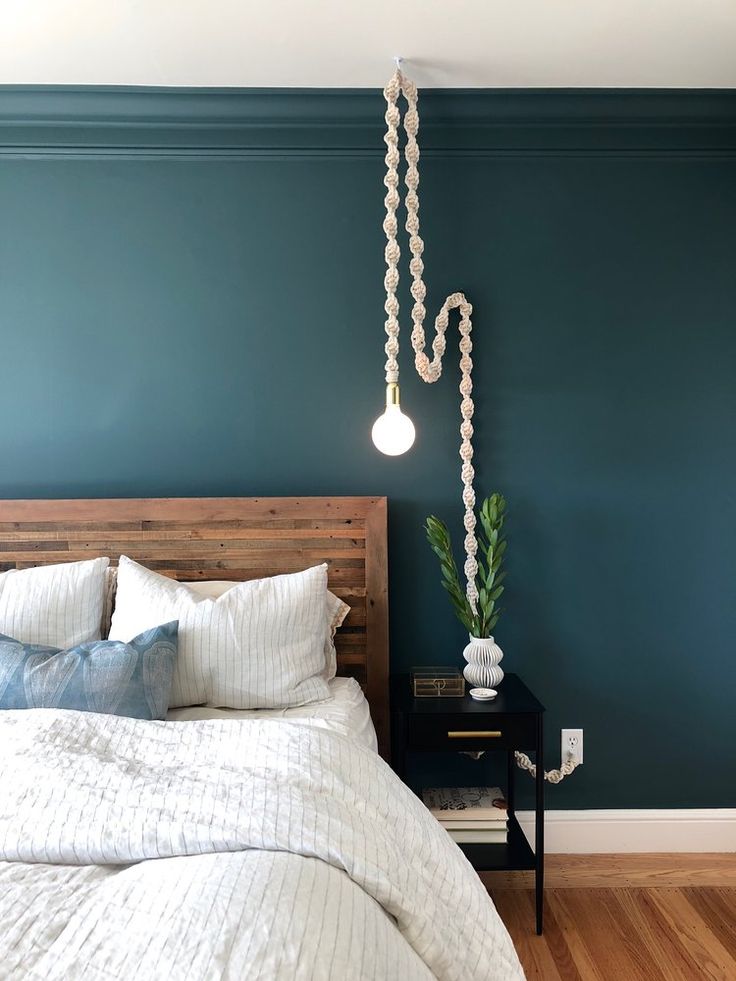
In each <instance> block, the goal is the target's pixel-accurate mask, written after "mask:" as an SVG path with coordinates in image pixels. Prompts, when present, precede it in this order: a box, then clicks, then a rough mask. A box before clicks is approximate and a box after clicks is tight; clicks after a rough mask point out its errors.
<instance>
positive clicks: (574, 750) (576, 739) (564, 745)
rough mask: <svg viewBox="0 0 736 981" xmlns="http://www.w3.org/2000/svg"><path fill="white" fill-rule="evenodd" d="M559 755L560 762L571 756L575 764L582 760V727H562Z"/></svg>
mask: <svg viewBox="0 0 736 981" xmlns="http://www.w3.org/2000/svg"><path fill="white" fill-rule="evenodd" d="M560 756H561V759H562V762H563V763H564V762H565V760H569V759H570V758H571V757H572V759H573V760H575V762H576V763H577V764H580V763H582V762H583V730H582V729H563V730H562V740H561V743H560Z"/></svg>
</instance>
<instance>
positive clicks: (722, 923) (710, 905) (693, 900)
mask: <svg viewBox="0 0 736 981" xmlns="http://www.w3.org/2000/svg"><path fill="white" fill-rule="evenodd" d="M554 858H555V859H556V860H557V861H558V862H559V863H560V865H562V864H563V861H567V860H568V859H569V858H572V856H555V857H554ZM577 858H580V859H582V862H581V868H580V871H581V872H582V873H583V874H582V879H583V882H584V884H583V885H580V886H576V885H575V882H574V878H575V876H574V874H570V875H568V877H567V878H566V879H565V880H564V885H559V884H557V885H553V886H552V888H549V889H546V890H545V931H544V936H542V937H537V936H536V935H535V934H534V932H533V923H534V894H533V892H532V891H531V890H530V889H528V888H505V887H504V884H503V883H501V885H500V886H499V885H492V884H490V883H489V892H490V894H491V896H492V897H493V901H494V903H495V904H496V908H497V909H498V912H499V913H500V915H501V918H502V919H503V921H504V922H505V923H506V926H507V927H508V930H509V932H510V934H511V936H512V938H513V940H514V943H515V944H516V949H517V950H518V952H519V957H520V959H521V962H522V964H523V965H524V970H525V971H526V974H527V978H528V981H700V979H708V981H710V979H716V981H736V887H734V886H732V885H713V884H710V885H708V884H706V885H684V884H680V883H678V884H676V885H669V884H667V875H666V870H665V869H664V868H663V867H662V866H661V863H657V862H655V863H654V864H655V866H658V868H657V873H656V875H653V876H651V877H650V878H649V879H648V881H647V880H646V878H645V879H640V880H639V881H640V883H641V882H645V884H638V885H637V884H634V885H632V884H631V881H632V880H635V878H636V877H635V875H634V874H633V872H632V869H631V868H629V870H628V872H627V873H626V874H625V875H622V874H620V873H619V875H618V877H616V876H613V885H607V886H605V887H602V886H601V885H600V884H599V883H600V879H601V878H602V872H601V869H600V868H599V870H598V874H597V877H596V879H595V881H596V883H597V884H594V885H589V884H588V883H587V882H586V881H585V880H586V874H587V878H588V879H592V878H593V876H592V874H591V873H590V871H589V870H588V871H587V873H586V872H584V871H583V869H584V867H585V865H586V861H585V858H587V859H588V862H587V864H590V859H595V858H597V856H589V857H577ZM610 858H612V856H611V857H609V859H610ZM619 858H620V859H626V858H628V856H619ZM678 858H680V859H681V856H678ZM630 864H631V863H630ZM640 864H641V863H640ZM699 864H700V866H701V867H702V865H703V863H702V861H701V862H700V863H699ZM705 864H706V871H707V865H708V863H707V862H706V863H705ZM727 866H728V867H727V868H725V869H724V871H725V872H726V880H725V881H728V880H729V878H730V876H731V874H732V873H733V868H734V856H728V857H727ZM701 871H702V869H701ZM671 872H672V876H673V877H674V878H675V879H677V878H678V877H680V876H681V874H682V873H681V872H680V871H679V870H678V869H676V868H671ZM710 872H711V873H713V867H711V869H710ZM646 874H647V870H646V868H645V869H644V875H645V876H646ZM710 877H711V879H713V878H714V876H713V874H711V876H710ZM551 878H552V879H553V880H554V878H555V876H554V874H553V875H552V876H551ZM701 878H702V876H701ZM557 879H558V880H559V874H558V875H557ZM652 879H653V880H654V881H652ZM658 879H661V880H662V881H663V882H664V883H665V884H660V882H659V881H658ZM695 881H697V878H696V879H695ZM721 881H723V880H721ZM622 882H623V883H624V884H623V885H622V884H620V883H622Z"/></svg>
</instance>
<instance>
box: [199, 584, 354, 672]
mask: <svg viewBox="0 0 736 981" xmlns="http://www.w3.org/2000/svg"><path fill="white" fill-rule="evenodd" d="M185 585H187V586H188V587H189V588H190V589H192V590H194V592H195V593H197V594H198V595H199V596H208V597H210V599H218V597H220V596H222V595H223V594H224V593H226V592H227V591H228V590H230V589H233V587H235V586H237V585H238V583H237V582H231V581H230V580H227V579H207V580H204V581H202V582H188V583H185ZM348 613H350V607H349V606H348V604H347V603H344V602H343V601H342V600H341V599H340V597H339V596H335V594H334V593H331V592H330V591H329V589H328V590H327V591H326V599H325V618H326V624H327V629H326V631H325V647H324V654H325V669H324V677H325V678H326V679H327V681H331V680H332V679H333V678H334V677H335V676H336V674H337V651H336V650H335V634H336V633H337V630H338V628H339V627H341V626H342V623H343V620H344V619H345V617H346V616H347V615H348Z"/></svg>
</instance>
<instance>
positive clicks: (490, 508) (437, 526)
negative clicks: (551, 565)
mask: <svg viewBox="0 0 736 981" xmlns="http://www.w3.org/2000/svg"><path fill="white" fill-rule="evenodd" d="M479 516H480V521H479V525H478V527H477V528H476V534H477V536H478V555H477V556H476V557H477V559H478V572H477V575H476V577H475V585H476V588H477V590H478V602H477V604H476V610H475V612H473V608H472V606H471V605H470V601H469V600H468V597H467V594H466V591H465V587H464V586H463V585H462V583H461V581H460V573H459V572H458V568H457V565H456V563H455V557H454V555H453V552H452V540H451V538H450V532H449V531H448V530H447V525H446V524H445V523H444V521H440V519H439V518H437V517H435V516H434V515H432V514H431V515H430V516H429V517H428V518H427V521H426V523H425V526H424V528H425V531H426V532H427V541H428V542H429V544H430V546H431V547H432V550H433V551H434V552H435V554H436V555H437V558H438V559H439V560H440V569H441V571H442V585H443V586H444V588H445V589H446V590H447V592H448V594H449V597H450V602H451V603H452V605H453V608H454V610H455V614H456V616H457V618H458V620H459V621H460V623H462V624H463V626H464V627H465V628H466V629H467V631H468V633H470V634H471V635H472V636H473V637H490V636H491V632H492V631H493V628H494V627H495V626H496V623H497V622H498V618H499V616H500V615H501V609H500V608H499V607H498V606H497V603H498V600H499V599H500V598H501V595H502V594H503V591H504V587H503V585H502V584H503V580H504V579H505V578H506V573H505V571H503V570H502V568H501V565H502V563H503V556H504V552H505V551H506V540H505V539H504V538H503V537H502V531H503V522H504V518H505V517H506V501H505V500H504V497H503V495H502V494H491V496H490V497H487V498H486V499H485V501H483V503H482V504H481V507H480V512H479Z"/></svg>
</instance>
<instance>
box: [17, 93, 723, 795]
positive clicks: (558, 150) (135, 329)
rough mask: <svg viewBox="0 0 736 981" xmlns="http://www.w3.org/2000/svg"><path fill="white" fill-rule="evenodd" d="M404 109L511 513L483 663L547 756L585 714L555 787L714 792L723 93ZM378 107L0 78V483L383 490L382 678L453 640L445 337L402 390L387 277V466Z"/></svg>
mask: <svg viewBox="0 0 736 981" xmlns="http://www.w3.org/2000/svg"><path fill="white" fill-rule="evenodd" d="M238 100H240V101H238ZM425 105H426V107H427V109H426V120H427V125H426V128H425V131H424V132H425V145H426V146H427V147H428V148H429V149H428V152H427V153H426V154H425V155H424V157H423V161H422V221H423V228H422V230H423V235H424V237H425V241H426V243H427V249H426V253H425V260H426V273H427V281H428V285H429V297H428V308H429V310H430V311H431V313H432V315H433V313H434V311H435V310H436V309H437V307H438V306H439V304H440V303H441V301H442V300H443V299H444V297H445V295H446V294H447V293H448V292H449V291H452V290H456V289H462V290H464V291H465V292H466V293H467V295H468V297H469V298H470V299H471V300H472V302H473V304H474V306H475V318H474V319H475V326H474V336H473V340H474V352H473V357H474V361H475V386H476V387H475V398H476V413H477V414H476V439H475V447H476V462H477V488H478V492H479V493H483V492H489V491H491V490H496V489H498V490H501V491H503V493H504V494H505V495H506V497H507V498H508V502H509V519H508V537H509V542H510V544H509V563H508V567H509V579H508V591H507V597H506V599H507V602H506V613H505V615H504V617H503V619H502V621H501V623H500V625H499V627H498V629H497V638H498V640H499V642H500V643H501V645H502V646H503V648H504V650H505V652H506V658H505V661H504V666H505V667H506V668H507V669H509V670H517V671H518V672H519V673H520V674H521V675H522V676H523V677H524V678H525V679H526V680H527V682H528V683H529V685H530V687H532V688H533V690H534V691H535V692H536V693H537V694H538V696H539V697H540V698H541V699H542V700H543V701H544V702H545V703H546V704H547V706H548V709H549V711H548V718H547V732H548V738H547V749H548V754H549V756H548V758H553V759H554V760H556V759H557V758H558V752H559V729H560V727H561V726H562V725H570V726H580V727H583V728H584V730H585V751H586V765H585V767H584V768H583V770H581V771H579V772H578V773H577V774H576V775H575V776H574V778H571V779H570V780H569V781H567V782H566V783H565V784H563V785H561V786H560V787H559V788H556V789H551V790H550V793H549V799H548V802H549V805H550V806H552V807H647V806H678V805H683V806H697V805H700V806H707V805H723V806H729V805H730V806H733V805H736V761H735V759H734V744H735V737H736V723H735V722H734V711H733V700H734V693H735V691H736V644H735V642H734V638H735V637H736V603H735V602H734V587H735V586H736V536H735V530H736V453H735V452H734V437H733V433H734V419H736V328H735V325H734V313H735V311H736V276H735V275H734V257H735V252H736V248H735V247H736V136H735V127H734V122H735V121H736V97H734V96H733V95H729V94H727V93H710V94H703V95H701V96H698V95H697V94H693V93H680V94H679V95H678V94H676V93H675V94H670V95H665V94H662V93H660V94H656V93H655V94H652V93H647V94H644V93H620V94H616V93H601V94H600V95H598V96H596V95H595V94H586V93H580V94H577V95H576V94H571V93H547V94H540V93H529V94H528V95H524V94H522V93H509V94H507V95H506V96H504V95H502V94H498V93H475V94H473V95H472V96H470V95H468V96H467V97H466V98H464V96H463V93H458V94H457V95H454V96H448V95H446V94H445V95H443V94H438V95H436V96H430V97H429V98H428V99H427V100H426V102H425ZM380 113H381V103H380V99H379V98H377V97H376V96H374V95H358V94H356V93H333V94H332V95H328V94H326V93H306V92H305V93H303V94H299V93H282V94H279V95H276V94H269V93H240V94H237V93H231V94H229V95H226V94H224V93H212V94H209V95H207V94H197V93H189V94H187V93H178V94H174V93H166V92H156V91H153V92H150V93H146V92H138V93H124V92H118V93H115V92H104V91H102V92H81V93H80V92H74V91H67V92H64V91H63V90H62V91H59V90H56V91H54V92H44V91H38V90H24V91H17V90H4V91H0V216H1V218H0V365H1V373H2V385H0V495H1V496H3V497H45V496H52V497H54V496H82V497H84V496H112V495H119V496H127V495H190V494H191V495H200V494H214V495H218V494H245V495H251V494H254V495H255V494H259V495H275V494H386V495H388V497H389V499H390V555H391V564H390V577H391V642H392V662H393V666H394V668H395V669H403V668H407V667H408V666H410V665H411V664H412V663H417V662H448V661H449V662H454V661H457V658H458V654H459V651H460V650H461V648H462V646H463V643H464V637H463V631H462V628H461V627H460V626H459V625H458V624H457V623H456V622H455V621H454V620H453V618H452V615H451V612H450V609H449V606H448V605H447V604H446V603H445V600H444V598H443V594H442V591H441V589H440V586H439V582H438V576H437V571H436V568H435V565H434V562H433V559H432V557H431V555H430V553H429V551H428V548H427V546H426V545H425V543H424V539H423V534H422V530H421V526H422V520H423V518H424V516H425V515H426V514H428V513H429V512H436V513H438V514H440V515H442V516H444V517H446V518H447V519H448V520H449V521H450V522H451V524H452V526H453V527H454V529H455V530H456V533H457V538H458V541H459V540H460V534H459V532H460V521H461V505H460V499H459V492H460V486H459V476H458V472H457V471H458V461H457V448H458V436H457V427H458V422H459V419H458V412H459V409H458V395H457V381H458V377H459V371H458V368H457V366H456V365H457V356H456V354H455V351H456V334H453V335H452V337H451V341H450V344H449V346H448V356H447V366H446V369H445V375H444V377H443V379H442V380H441V382H440V383H439V384H438V385H436V386H432V387H430V386H425V385H423V384H422V383H421V381H419V379H418V378H417V376H416V375H415V373H414V371H413V367H412V359H411V356H410V355H411V352H410V344H409V331H408V329H407V328H406V323H407V316H406V315H407V314H408V303H407V302H406V294H404V307H403V309H404V314H405V316H404V332H403V354H402V366H403V376H402V394H403V402H404V405H405V408H406V410H407V411H409V412H410V413H411V414H412V416H413V417H414V420H415V422H416V425H417V433H418V435H417V443H416V447H415V449H414V451H413V452H412V453H411V455H409V456H407V457H405V458H402V459H396V460H389V459H386V458H383V457H381V456H380V455H379V454H378V453H377V452H376V451H375V450H374V449H373V447H372V445H371V442H370V438H369V431H370V426H371V423H372V421H373V419H374V417H375V416H376V414H377V413H378V411H380V408H381V401H382V397H383V370H382V365H383V351H382V345H383V310H382V304H383V295H382V279H383V265H382V254H383V241H382V231H381V220H382V196H383V195H382V191H383V188H382V184H381V180H382V175H383V164H382V156H381V126H380V118H381V117H380ZM101 120H104V121H106V123H107V125H106V126H100V125H99V122H100V121H101ZM142 122H143V123H146V125H142ZM205 124H206V125H205ZM405 278H406V277H405Z"/></svg>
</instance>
